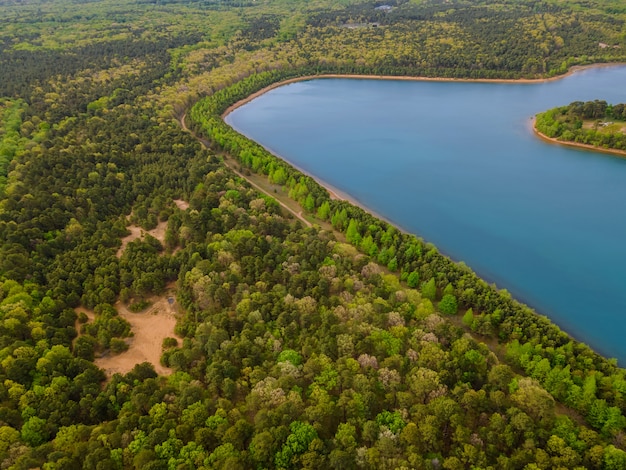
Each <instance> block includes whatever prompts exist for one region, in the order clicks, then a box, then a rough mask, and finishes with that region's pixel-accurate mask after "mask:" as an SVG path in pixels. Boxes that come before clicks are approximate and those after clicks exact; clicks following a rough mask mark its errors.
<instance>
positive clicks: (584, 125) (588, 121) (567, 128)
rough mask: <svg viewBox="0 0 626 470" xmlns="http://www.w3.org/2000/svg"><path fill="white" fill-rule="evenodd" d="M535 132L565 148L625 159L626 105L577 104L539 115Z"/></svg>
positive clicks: (600, 102)
mask: <svg viewBox="0 0 626 470" xmlns="http://www.w3.org/2000/svg"><path fill="white" fill-rule="evenodd" d="M534 129H535V132H536V133H537V134H538V135H539V136H540V137H542V138H545V139H547V140H550V141H552V142H558V143H562V144H565V145H573V146H577V147H583V148H591V149H594V150H600V151H603V152H610V153H615V154H618V155H624V156H626V104H623V103H620V104H614V105H612V104H608V103H607V102H606V101H601V100H594V101H586V102H583V101H574V102H573V103H570V104H569V105H568V106H561V107H557V108H553V109H549V110H547V111H545V112H543V113H539V114H537V116H536V117H535V121H534Z"/></svg>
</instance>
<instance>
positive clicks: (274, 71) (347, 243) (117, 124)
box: [0, 0, 626, 470]
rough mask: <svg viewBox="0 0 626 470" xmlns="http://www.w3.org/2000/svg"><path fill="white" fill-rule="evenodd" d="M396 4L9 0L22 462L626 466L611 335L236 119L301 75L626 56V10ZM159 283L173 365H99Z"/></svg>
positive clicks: (49, 467) (6, 160)
mask: <svg viewBox="0 0 626 470" xmlns="http://www.w3.org/2000/svg"><path fill="white" fill-rule="evenodd" d="M385 5H387V7H388V8H384V9H380V8H378V7H380V6H381V4H380V2H373V1H368V0H356V1H353V2H335V1H330V0H317V1H315V2H305V1H302V0H294V1H290V2H284V1H281V0H269V1H267V2H255V1H248V0H240V1H237V2H234V1H232V0H223V1H219V2H218V1H214V0H203V1H198V2H181V1H178V0H162V1H159V2H152V1H150V2H148V1H144V0H139V1H135V0H115V1H113V0H102V1H100V2H92V1H81V0H78V1H69V0H53V1H46V2H41V1H34V0H24V1H19V2H15V1H10V0H9V1H4V2H1V3H0V25H1V27H0V467H2V468H7V469H29V468H42V469H46V470H57V469H59V470H60V469H63V470H66V469H83V468H84V469H94V470H96V469H107V470H108V469H127V468H128V469H152V470H155V469H177V470H178V469H181V470H182V469H201V468H206V469H247V468H250V469H255V468H267V469H292V468H312V469H317V468H333V469H353V468H355V469H356V468H364V469H395V468H416V469H429V470H431V469H448V470H450V469H464V468H484V469H489V468H491V469H505V468H510V469H529V470H530V469H538V468H540V469H552V468H554V469H560V468H572V469H574V468H580V469H582V468H590V469H602V470H604V469H606V470H613V469H623V468H626V371H625V370H624V369H621V368H619V367H617V365H616V364H615V361H612V360H610V359H607V358H604V357H602V356H601V355H599V354H597V353H595V352H594V351H593V350H591V349H590V348H589V347H587V346H586V345H584V344H583V343H581V342H579V341H576V340H574V339H572V338H571V337H570V336H568V335H567V334H566V333H564V332H563V331H561V330H560V329H559V328H558V327H557V326H556V325H554V324H553V323H552V322H550V321H549V320H548V319H547V318H545V317H543V316H541V315H538V314H537V313H535V312H534V311H533V310H531V309H530V308H528V307H527V306H525V305H522V304H521V303H519V302H517V301H516V300H514V299H513V298H511V296H510V295H509V294H508V293H507V292H506V291H503V290H499V289H497V288H495V287H494V286H493V285H490V284H488V283H487V282H485V281H484V280H482V279H480V278H479V277H478V276H477V275H476V274H475V273H473V272H472V271H471V269H469V268H468V267H467V266H464V265H462V264H456V263H454V262H452V261H451V260H450V259H449V258H447V257H445V256H443V255H442V254H441V253H439V252H438V250H437V249H436V247H434V246H433V245H432V244H430V243H428V242H426V241H424V240H421V239H419V238H417V237H415V236H413V235H410V234H405V233H402V232H401V231H399V230H398V229H397V228H395V227H393V226H391V225H390V224H388V223H386V222H385V221H382V220H380V219H378V218H376V217H374V216H372V215H371V214H370V213H368V212H367V211H366V210H364V209H362V208H360V207H357V206H355V205H353V204H351V203H349V202H347V201H341V200H337V199H334V198H331V197H330V194H329V193H328V191H327V190H326V189H325V188H324V187H322V186H320V185H319V184H318V183H317V182H316V181H315V180H313V179H312V178H310V177H308V176H306V175H304V174H302V173H300V172H299V171H298V170H296V169H295V168H293V167H291V166H290V165H288V164H287V163H286V162H284V161H282V160H280V159H278V158H276V157H275V156H273V155H271V154H269V153H268V152H267V151H265V149H263V148H262V147H261V146H259V145H258V144H256V143H254V142H251V141H249V140H248V139H246V138H245V137H243V136H241V135H239V134H237V133H236V132H234V131H233V130H232V129H231V128H229V127H228V126H227V125H225V124H224V122H223V120H222V119H221V116H222V113H223V112H224V111H225V110H226V109H228V107H230V106H232V105H233V104H235V103H236V102H237V101H239V100H241V99H244V98H246V97H248V96H250V95H251V94H252V93H255V92H257V91H259V90H261V89H263V88H265V87H267V86H270V85H272V84H275V83H277V82H280V81H282V80H286V79H289V78H294V77H301V76H304V75H317V74H321V73H335V74H375V75H380V74H384V75H403V76H429V77H448V78H464V79H476V78H483V79H484V78H495V79H520V78H525V79H534V78H542V79H543V78H547V77H554V76H557V75H560V74H564V73H566V72H567V70H568V69H569V68H570V67H572V66H575V65H585V64H593V63H600V62H624V61H626V37H625V36H624V24H626V9H625V8H624V6H623V4H622V2H619V1H614V0H596V1H594V2H592V4H591V3H589V2H581V1H578V0H567V1H563V2H555V1H536V0H515V1H508V0H496V1H492V0H489V1H487V0H478V1H473V2H462V1H450V2H440V1H434V0H433V1H430V0H426V1H420V2H413V1H411V2H405V1H402V0H397V1H396V0H393V1H390V2H386V3H385ZM613 109H615V107H613ZM181 120H184V123H185V125H186V126H188V128H189V130H186V129H185V128H183V126H181V122H180V121H181ZM171 292H175V294H170V293H171ZM170 295H172V297H169V296H170ZM170 301H172V303H171V304H170ZM155 305H159V306H162V305H164V306H167V305H170V306H171V308H172V309H176V310H177V316H176V320H177V322H176V327H175V329H174V330H173V331H171V333H170V334H169V335H167V336H166V337H164V338H163V339H162V348H161V349H162V355H161V359H160V364H159V366H161V367H160V368H159V371H165V372H162V373H161V375H159V374H157V371H156V370H155V364H154V363H150V362H141V363H138V364H136V365H135V364H133V367H130V368H128V369H127V370H125V371H123V372H116V373H111V372H110V371H108V370H105V369H103V368H102V367H100V365H101V364H102V361H103V360H106V361H110V360H111V359H115V358H124V357H126V356H125V355H127V354H128V353H129V352H130V350H129V348H130V349H132V348H134V347H136V346H137V341H139V340H140V339H139V338H140V335H138V334H135V332H134V331H133V328H134V327H133V326H132V325H133V322H131V321H129V320H128V319H129V318H130V319H131V320H132V317H131V315H144V316H147V315H152V314H154V315H155V317H154V322H155V323H156V322H157V321H159V318H160V317H158V316H156V315H158V314H159V313H158V312H154V310H153V309H152V307H154V306H155ZM151 306H152V307H151ZM164 308H166V307H164ZM167 308H169V307H167ZM135 312H138V313H135Z"/></svg>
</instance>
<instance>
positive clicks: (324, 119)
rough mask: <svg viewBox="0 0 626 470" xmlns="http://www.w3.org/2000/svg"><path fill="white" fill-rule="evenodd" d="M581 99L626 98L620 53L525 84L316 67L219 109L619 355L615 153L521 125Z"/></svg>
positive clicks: (625, 225) (622, 310) (623, 293)
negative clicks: (338, 73) (316, 73)
mask: <svg viewBox="0 0 626 470" xmlns="http://www.w3.org/2000/svg"><path fill="white" fill-rule="evenodd" d="M593 99H603V100H606V101H607V102H609V103H623V102H626V66H613V67H602V68H593V69H586V70H581V71H578V72H576V73H574V74H572V75H570V76H568V77H566V78H564V79H561V80H557V81H550V82H541V83H533V84H519V83H518V84H511V83H507V84H495V83H468V82H416V81H399V80H356V79H315V80H309V81H304V82H298V83H292V84H289V85H285V86H282V87H279V88H276V89H274V90H272V91H270V92H268V93H266V94H264V95H262V96H260V97H258V98H256V99H254V100H253V101H251V102H250V103H248V104H246V105H244V106H242V107H240V108H238V109H236V110H235V111H234V112H232V113H231V114H229V115H228V116H227V118H226V121H227V122H228V123H229V124H230V125H232V126H233V127H234V128H235V129H237V130H239V131H240V132H241V133H243V134H245V135H247V136H248V137H250V138H252V139H254V140H256V141H257V142H259V143H261V144H262V145H264V146H266V147H268V148H270V149H271V150H272V151H273V152H274V153H276V154H278V155H280V156H281V157H283V158H284V159H285V160H287V161H288V162H291V163H292V164H294V165H296V166H297V167H299V168H301V169H303V170H304V171H306V172H307V173H309V174H311V175H313V176H314V177H317V178H319V179H320V180H322V181H324V182H327V183H329V184H330V185H332V186H334V187H336V188H338V189H339V190H341V191H343V192H345V193H346V194H348V195H350V196H351V197H353V198H354V199H356V200H357V201H359V202H360V203H361V204H363V205H364V206H367V207H368V208H370V209H371V210H372V211H374V212H376V213H378V214H380V215H381V216H383V217H385V218H386V219H388V220H389V221H391V222H393V223H394V224H396V225H398V226H400V227H402V228H403V229H405V230H407V231H409V232H412V233H415V234H417V235H419V236H421V237H423V238H424V239H425V240H426V241H430V242H432V243H434V244H435V245H436V246H437V247H438V248H439V250H440V251H442V252H443V253H445V254H447V255H449V256H450V257H451V258H453V259H454V260H457V261H460V260H462V261H464V262H465V263H466V264H467V265H469V266H470V267H471V268H472V269H473V270H474V271H476V272H477V273H478V274H479V275H480V276H481V277H483V278H484V279H485V280H487V281H489V282H495V283H496V284H497V286H498V287H501V288H506V289H507V290H509V292H511V293H512V294H513V296H514V297H516V298H517V299H519V300H521V301H523V302H525V303H527V304H528V305H530V306H531V307H533V308H534V309H535V310H537V311H538V312H539V313H541V314H545V315H547V316H548V317H550V318H551V319H552V320H553V321H554V322H555V323H557V324H558V325H560V326H561V327H562V328H563V329H564V330H565V331H567V332H568V333H570V334H571V335H572V336H574V337H575V338H577V339H580V340H582V341H584V342H586V343H587V344H589V345H590V346H591V347H593V348H594V349H595V350H597V351H598V352H600V353H602V354H604V355H607V356H609V357H616V358H618V360H619V364H620V365H622V366H624V365H625V364H626V159H624V158H618V157H614V156H609V155H605V154H601V153H595V152H589V151H584V150H577V149H571V148H566V147H562V146H558V145H552V144H548V143H545V142H543V141H541V140H539V139H538V138H537V137H535V136H534V135H533V133H532V130H531V127H530V119H531V117H532V116H534V115H535V114H536V113H538V112H540V111H543V110H545V109H548V108H551V107H554V106H561V105H566V104H569V103H570V102H572V101H586V100H593Z"/></svg>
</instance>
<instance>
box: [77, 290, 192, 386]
mask: <svg viewBox="0 0 626 470" xmlns="http://www.w3.org/2000/svg"><path fill="white" fill-rule="evenodd" d="M152 302H153V303H152V305H150V307H148V308H147V309H146V310H144V311H143V312H140V313H133V312H131V311H130V310H128V308H127V307H126V306H125V305H123V304H122V303H120V302H118V303H116V304H115V308H116V309H117V311H118V313H119V316H120V317H122V318H124V319H125V320H127V321H128V322H129V323H130V324H131V329H132V332H133V335H134V336H132V337H131V338H127V339H126V341H127V343H128V345H129V348H128V350H127V351H125V352H123V353H121V354H117V355H111V354H107V355H105V356H103V357H100V358H96V360H95V361H94V362H95V364H96V365H97V366H98V367H100V368H101V369H103V370H104V372H105V373H106V375H107V376H108V377H111V376H112V375H113V374H116V373H120V374H126V373H128V372H130V371H131V370H132V369H133V367H135V365H137V364H141V363H142V362H149V363H151V364H152V365H153V366H154V370H155V371H156V372H157V374H159V375H169V374H171V373H172V369H170V368H169V367H164V366H162V365H161V354H162V352H163V351H162V344H163V340H164V339H165V338H167V337H174V338H177V339H178V340H179V342H180V341H182V339H181V338H180V337H178V336H177V335H176V334H174V327H175V326H176V315H177V309H178V307H177V303H176V300H175V297H174V292H173V291H169V292H168V293H167V294H166V295H165V296H162V297H155V298H153V299H152ZM76 311H77V312H85V314H86V315H87V317H88V318H89V321H93V320H94V318H95V315H94V313H93V312H92V311H90V310H87V309H84V308H77V309H76Z"/></svg>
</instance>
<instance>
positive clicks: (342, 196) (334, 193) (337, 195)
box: [221, 62, 626, 236]
mask: <svg viewBox="0 0 626 470" xmlns="http://www.w3.org/2000/svg"><path fill="white" fill-rule="evenodd" d="M623 65H626V64H625V63H621V62H619V63H618V62H616V63H603V64H590V65H575V66H573V67H570V69H569V70H568V71H567V72H566V73H564V74H563V75H557V76H554V77H549V78H537V79H528V78H519V79H517V78H516V79H497V78H496V79H491V78H484V79H471V78H442V77H439V78H438V77H410V76H402V75H400V76H397V75H358V74H324V75H306V76H302V77H295V78H290V79H287V80H283V81H280V82H276V83H272V84H271V85H269V86H267V87H265V88H263V89H261V90H259V91H257V92H255V93H252V94H251V95H249V96H248V97H246V98H244V99H242V100H239V101H237V102H236V103H234V104H232V105H231V106H229V107H228V108H227V109H226V111H224V113H222V115H221V118H222V120H224V119H225V118H226V116H228V115H229V114H230V113H231V112H233V111H234V110H235V109H237V108H239V107H241V106H243V105H245V104H246V103H249V102H250V101H252V100H253V99H255V98H258V97H259V96H261V95H264V94H265V93H267V92H268V91H271V90H273V89H275V88H278V87H281V86H283V85H288V84H290V83H296V82H302V81H307V80H314V79H323V78H350V79H358V80H404V81H422V82H469V83H504V84H520V83H521V84H534V83H545V82H550V81H555V80H561V79H562V78H565V77H568V76H570V75H572V74H574V73H576V72H579V71H582V70H586V69H592V68H600V67H613V66H623ZM534 122H535V121H534V118H533V122H532V128H533V131H534V132H535V133H536V134H537V135H538V136H539V137H540V138H542V139H544V140H546V141H548V142H551V143H556V144H561V145H570V146H572V147H578V148H587V149H588V150H594V151H599V152H605V153H610V154H614V155H620V156H626V152H624V153H621V152H620V151H617V150H616V151H607V150H606V149H599V148H597V147H593V146H591V145H584V144H574V143H572V144H570V143H567V142H562V141H559V140H556V139H551V138H549V137H548V136H545V135H543V134H541V133H540V132H539V131H537V130H536V129H535V125H534ZM237 132H239V133H241V134H242V135H244V136H245V137H247V138H248V139H250V140H254V139H251V138H250V137H249V136H247V135H245V134H244V133H242V132H241V131H239V130H237ZM259 145H260V144H259ZM262 147H263V148H264V149H265V150H267V151H268V152H270V153H271V154H272V155H274V156H275V157H277V158H280V159H281V160H283V161H284V162H286V163H287V164H288V165H291V166H292V167H294V168H295V169H297V170H298V171H300V172H301V173H302V174H304V175H307V176H309V177H311V178H313V179H314V180H315V181H316V182H317V183H318V184H319V185H320V186H322V187H323V188H324V189H326V190H327V191H328V192H329V194H330V196H331V198H333V199H339V200H344V201H347V202H350V203H351V204H353V205H355V206H358V207H360V208H361V209H363V210H364V211H365V212H368V213H369V214H371V215H373V216H374V217H376V218H378V219H380V220H383V221H385V222H387V223H388V224H390V225H392V226H394V227H396V228H397V229H398V230H400V231H401V232H404V233H413V232H411V231H409V230H406V229H404V228H403V227H401V226H399V225H398V224H397V223H395V222H392V221H391V220H389V219H388V218H386V217H384V216H382V215H380V214H378V213H377V212H375V211H373V210H372V209H371V208H370V207H368V206H366V205H365V204H362V203H361V202H359V201H358V200H357V199H355V198H354V197H352V196H350V195H348V194H346V193H344V192H343V191H340V190H339V189H337V188H336V187H334V186H332V185H331V184H329V183H328V182H326V181H324V180H322V179H321V178H319V177H318V176H316V175H313V174H311V173H309V172H308V171H306V170H304V169H303V168H300V167H299V166H297V165H295V164H293V163H292V162H289V161H287V160H286V159H285V158H283V157H282V156H281V155H280V154H279V153H277V152H275V151H274V150H272V149H271V148H269V147H267V146H262ZM415 235H416V236H419V235H418V234H415Z"/></svg>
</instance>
